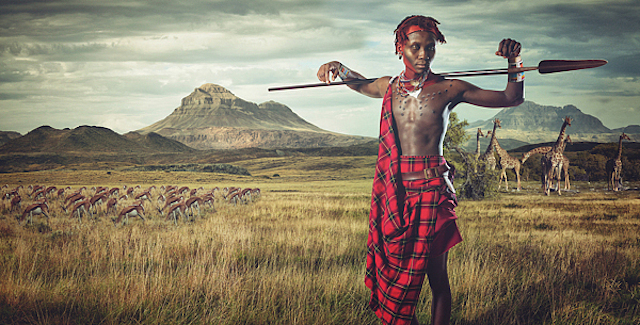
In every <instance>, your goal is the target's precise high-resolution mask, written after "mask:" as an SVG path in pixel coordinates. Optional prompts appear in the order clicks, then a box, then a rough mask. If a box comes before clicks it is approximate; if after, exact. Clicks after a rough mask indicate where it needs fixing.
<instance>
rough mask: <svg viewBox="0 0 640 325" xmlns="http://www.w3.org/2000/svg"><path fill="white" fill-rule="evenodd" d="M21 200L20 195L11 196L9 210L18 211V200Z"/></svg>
mask: <svg viewBox="0 0 640 325" xmlns="http://www.w3.org/2000/svg"><path fill="white" fill-rule="evenodd" d="M21 201H22V197H20V195H18V194H16V195H14V196H13V197H12V198H11V208H10V209H9V212H13V211H20V202H21Z"/></svg>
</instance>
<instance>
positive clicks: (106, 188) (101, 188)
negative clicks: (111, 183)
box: [93, 186, 109, 195]
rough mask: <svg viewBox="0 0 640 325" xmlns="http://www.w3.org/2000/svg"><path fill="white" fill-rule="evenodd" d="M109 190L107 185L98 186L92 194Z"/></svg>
mask: <svg viewBox="0 0 640 325" xmlns="http://www.w3.org/2000/svg"><path fill="white" fill-rule="evenodd" d="M108 190H109V188H108V187H104V186H98V187H96V188H95V193H94V194H93V195H98V194H101V193H104V192H107V191H108Z"/></svg>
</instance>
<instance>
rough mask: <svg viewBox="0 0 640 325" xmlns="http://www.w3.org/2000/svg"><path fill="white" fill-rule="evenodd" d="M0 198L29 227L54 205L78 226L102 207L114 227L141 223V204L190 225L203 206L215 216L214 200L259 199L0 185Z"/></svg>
mask: <svg viewBox="0 0 640 325" xmlns="http://www.w3.org/2000/svg"><path fill="white" fill-rule="evenodd" d="M0 194H1V196H2V200H1V203H2V205H1V206H0V208H1V209H2V210H8V212H9V213H18V215H17V217H18V219H19V221H20V222H23V221H25V220H26V222H27V223H30V224H32V223H33V216H34V215H42V216H44V217H46V218H47V222H48V221H49V206H50V204H54V202H56V203H57V204H59V205H60V208H62V210H63V211H65V213H68V215H69V217H70V218H77V219H78V221H79V222H82V219H83V218H86V217H87V216H89V217H91V218H94V214H97V213H98V210H99V208H100V207H103V208H102V210H103V213H104V214H105V215H109V216H111V220H112V221H113V223H114V225H116V226H117V225H118V224H119V223H121V222H122V223H123V224H124V223H128V222H129V218H130V217H131V218H135V217H138V218H140V219H141V220H143V221H144V220H145V202H148V203H149V202H153V200H155V202H156V203H155V204H152V205H155V206H156V209H157V210H158V213H159V214H160V215H162V216H164V217H165V218H166V219H167V220H172V221H173V223H174V224H177V223H178V219H183V220H185V221H190V220H193V219H195V218H196V217H200V213H201V209H202V208H205V207H207V206H208V207H209V208H210V209H211V210H212V211H213V212H215V211H216V209H215V206H214V203H215V201H216V199H217V200H218V201H224V202H228V203H229V204H233V205H237V204H239V203H244V204H246V203H249V202H251V201H253V200H255V199H257V198H259V197H260V189H258V188H244V189H243V188H240V187H225V188H222V189H220V188H219V187H215V188H213V189H211V190H208V191H207V190H205V189H204V188H202V187H200V188H197V189H195V188H194V189H190V188H188V187H186V186H182V187H178V186H173V185H167V186H164V185H163V186H161V187H160V188H156V186H150V187H149V188H147V189H142V188H141V187H140V186H139V185H138V186H135V187H127V186H126V185H125V186H123V187H122V189H120V188H118V187H113V188H108V187H103V186H98V187H93V188H91V189H87V187H85V186H83V187H80V188H78V189H77V190H75V191H74V190H72V189H71V188H70V187H65V188H56V187H55V186H43V185H29V186H28V187H27V188H24V187H23V186H22V185H18V186H17V187H15V188H9V186H8V185H4V186H2V188H1V191H0ZM23 197H25V198H27V200H30V201H31V202H30V204H29V205H27V206H26V207H25V208H24V209H23V208H22V205H23V202H25V201H26V200H24V201H23ZM131 199H132V200H134V201H133V203H130V204H127V205H126V206H125V207H123V208H122V209H120V212H118V206H119V205H120V204H121V203H122V201H125V202H127V201H128V200H131ZM147 205H148V204H147Z"/></svg>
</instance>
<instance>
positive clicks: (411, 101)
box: [392, 81, 453, 124]
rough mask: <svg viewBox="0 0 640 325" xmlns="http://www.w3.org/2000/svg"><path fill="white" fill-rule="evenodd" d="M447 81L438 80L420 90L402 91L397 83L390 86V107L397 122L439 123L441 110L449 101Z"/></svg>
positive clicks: (449, 86) (449, 90)
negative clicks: (391, 94) (391, 92)
mask: <svg viewBox="0 0 640 325" xmlns="http://www.w3.org/2000/svg"><path fill="white" fill-rule="evenodd" d="M451 86H452V85H451V83H450V82H449V81H445V82H440V83H437V84H434V85H431V86H428V87H425V88H424V89H422V90H421V91H416V92H413V93H409V92H403V91H402V89H398V87H397V85H393V86H392V91H393V97H392V109H393V115H394V118H395V119H396V122H397V123H399V124H413V123H416V124H431V123H441V122H442V116H443V112H444V110H445V109H446V107H447V105H448V104H449V102H451V98H452V96H451V95H452V93H453V92H452V91H451V89H450V88H451Z"/></svg>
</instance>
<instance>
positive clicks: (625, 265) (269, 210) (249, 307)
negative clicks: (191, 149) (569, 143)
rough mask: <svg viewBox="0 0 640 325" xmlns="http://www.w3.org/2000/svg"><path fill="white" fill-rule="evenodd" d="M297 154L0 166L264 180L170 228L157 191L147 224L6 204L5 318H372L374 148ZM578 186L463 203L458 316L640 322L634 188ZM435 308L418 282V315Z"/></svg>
mask: <svg viewBox="0 0 640 325" xmlns="http://www.w3.org/2000/svg"><path fill="white" fill-rule="evenodd" d="M296 159H297V160H296ZM296 159H288V158H282V159H278V158H268V159H262V160H260V159H258V160H254V161H245V162H238V163H237V165H240V166H243V167H245V168H247V169H248V170H250V171H251V173H252V175H254V176H232V175H223V174H213V173H189V172H134V171H124V170H122V169H120V168H119V167H118V166H100V169H98V170H96V169H95V166H86V168H80V167H79V168H74V169H75V170H73V171H72V170H69V169H67V170H53V171H40V172H30V173H12V174H0V185H3V184H8V188H15V187H16V186H18V185H20V184H22V185H23V186H24V187H25V190H24V191H25V192H26V187H27V186H28V185H30V184H43V185H55V186H56V187H58V188H60V187H65V186H70V187H71V188H72V189H73V190H75V189H77V188H79V187H80V186H87V187H88V190H89V191H91V190H90V188H91V187H93V186H99V185H101V186H109V187H122V186H123V185H125V184H126V185H128V186H135V185H140V186H141V188H148V187H150V186H151V185H155V186H156V187H157V188H159V187H160V186H161V185H169V184H173V185H180V186H189V187H190V188H199V187H203V190H201V191H208V190H211V189H213V188H214V187H216V186H218V187H221V188H222V187H226V186H237V187H242V188H248V187H251V188H256V187H257V188H260V189H261V196H260V197H259V198H258V199H255V200H253V201H252V202H248V203H247V204H240V205H238V206H233V205H230V204H226V203H225V202H224V200H222V199H219V200H218V201H216V205H215V211H214V210H213V209H211V208H207V207H205V208H203V210H202V214H201V216H200V217H196V218H195V220H194V221H190V222H186V221H184V220H180V221H179V222H178V225H177V226H175V225H173V223H172V222H170V221H167V220H165V218H164V216H163V215H161V214H160V213H158V211H157V210H156V209H155V207H156V206H157V202H154V201H153V200H152V201H151V202H149V203H145V204H146V206H145V209H146V215H145V216H146V221H142V220H140V219H138V218H131V219H130V220H129V222H128V223H127V224H125V225H118V226H117V227H114V224H113V223H112V221H111V218H112V216H108V215H105V214H104V213H99V214H98V215H97V217H96V218H95V219H91V218H86V219H85V220H83V221H82V223H80V222H79V221H78V220H77V219H73V218H70V217H69V214H68V213H65V212H64V211H63V210H62V209H61V208H60V204H59V203H58V201H57V200H59V199H57V198H51V199H50V206H51V209H50V212H51V213H50V215H51V218H50V220H49V222H48V223H47V221H46V219H45V218H43V217H40V216H36V217H34V223H33V225H26V224H25V223H24V222H22V223H20V222H19V221H18V220H16V216H17V213H15V212H9V211H8V209H7V208H6V207H3V208H0V214H1V215H0V263H1V267H0V323H2V324H378V323H379V322H378V320H377V319H376V317H375V315H374V314H373V313H372V312H370V311H369V310H368V307H367V303H368V296H369V293H368V291H367V288H366V287H365V286H364V282H363V279H364V265H365V258H366V247H365V245H366V239H367V229H368V225H367V222H368V210H369V203H370V186H371V182H372V179H371V175H372V174H373V172H372V166H373V159H372V158H371V157H356V158H355V159H356V161H357V163H355V164H349V162H350V161H351V162H353V161H354V158H353V157H347V158H339V157H338V158H336V157H334V158H322V157H314V158H312V159H311V160H305V159H303V158H296ZM572 185H573V188H574V189H577V192H566V193H565V192H563V193H562V196H558V195H556V194H555V193H554V194H553V195H551V196H549V197H545V196H543V195H541V193H540V191H539V190H538V187H539V185H538V183H537V182H531V183H528V182H525V183H524V185H523V186H524V190H523V191H521V192H509V193H506V192H505V193H502V194H500V195H499V196H498V197H497V198H496V199H492V200H485V201H461V202H460V205H459V206H458V208H457V212H458V215H459V217H460V219H459V226H460V228H461V232H462V235H463V238H464V242H463V243H461V244H459V245H458V246H456V247H454V248H453V249H452V250H451V252H450V255H449V276H450V281H451V286H452V295H453V311H452V323H453V324H638V323H640V260H639V256H640V200H639V199H638V197H639V194H640V193H639V192H638V191H637V190H628V191H625V192H621V193H610V192H606V191H602V188H603V187H605V184H604V183H603V184H593V183H592V184H589V183H580V182H577V183H576V182H574V184H572ZM592 189H593V190H592ZM154 191H155V192H154ZM159 192H160V190H158V189H156V190H153V191H152V193H153V194H154V196H155V195H158V194H159ZM25 198H26V199H25V200H26V201H28V196H27V195H25ZM25 203H26V202H25ZM5 204H6V203H5ZM23 207H24V204H23ZM99 210H100V211H102V210H101V208H99ZM429 310H430V292H429V289H428V285H427V286H425V289H424V290H423V295H422V301H421V302H420V304H419V306H418V311H417V314H418V319H419V320H420V322H421V323H428V322H429V317H430V312H429Z"/></svg>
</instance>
